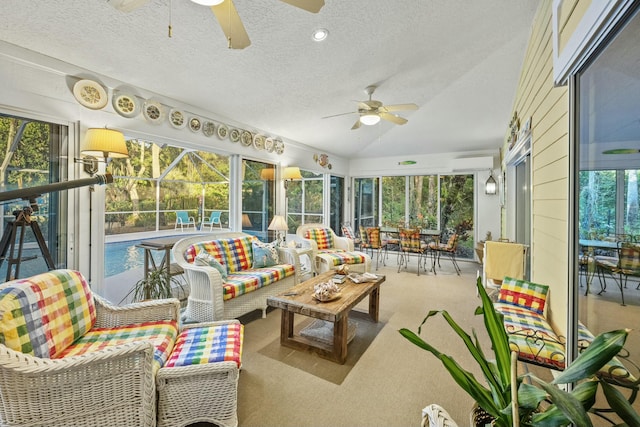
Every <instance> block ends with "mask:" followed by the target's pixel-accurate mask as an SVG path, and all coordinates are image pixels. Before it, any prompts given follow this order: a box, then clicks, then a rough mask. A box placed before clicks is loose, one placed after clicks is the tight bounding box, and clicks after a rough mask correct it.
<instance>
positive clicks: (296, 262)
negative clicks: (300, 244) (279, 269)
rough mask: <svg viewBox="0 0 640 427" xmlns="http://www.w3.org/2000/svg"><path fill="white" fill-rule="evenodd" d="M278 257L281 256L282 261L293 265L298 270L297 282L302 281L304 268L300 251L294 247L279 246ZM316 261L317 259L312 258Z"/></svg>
mask: <svg viewBox="0 0 640 427" xmlns="http://www.w3.org/2000/svg"><path fill="white" fill-rule="evenodd" d="M278 257H280V262H281V263H287V264H291V265H293V267H294V268H295V271H296V284H297V283H298V282H299V281H300V277H301V275H302V268H301V265H302V264H301V263H300V255H299V254H298V251H297V250H295V249H293V248H278ZM311 262H315V260H313V259H312V260H311Z"/></svg>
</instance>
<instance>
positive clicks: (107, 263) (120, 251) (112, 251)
mask: <svg viewBox="0 0 640 427" xmlns="http://www.w3.org/2000/svg"><path fill="white" fill-rule="evenodd" d="M138 243H140V240H127V241H124V242H114V243H107V244H105V245H104V277H110V276H114V275H116V274H119V273H123V272H125V271H127V270H133V269H135V268H141V267H144V250H143V249H141V248H136V245H137V244H138Z"/></svg>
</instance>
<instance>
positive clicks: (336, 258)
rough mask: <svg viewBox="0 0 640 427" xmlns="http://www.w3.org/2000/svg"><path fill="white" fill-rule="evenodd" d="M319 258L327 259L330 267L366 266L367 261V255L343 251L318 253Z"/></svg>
mask: <svg viewBox="0 0 640 427" xmlns="http://www.w3.org/2000/svg"><path fill="white" fill-rule="evenodd" d="M318 256H319V257H322V258H324V259H326V260H327V262H328V264H329V265H342V264H364V263H365V261H366V259H367V258H366V256H365V254H363V253H361V252H346V251H341V250H332V251H328V250H324V251H322V252H320V253H318Z"/></svg>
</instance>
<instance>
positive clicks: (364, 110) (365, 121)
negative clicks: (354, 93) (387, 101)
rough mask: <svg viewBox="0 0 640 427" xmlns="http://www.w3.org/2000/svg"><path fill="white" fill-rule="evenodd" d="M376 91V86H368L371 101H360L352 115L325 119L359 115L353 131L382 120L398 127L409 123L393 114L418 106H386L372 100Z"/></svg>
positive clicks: (367, 91)
mask: <svg viewBox="0 0 640 427" xmlns="http://www.w3.org/2000/svg"><path fill="white" fill-rule="evenodd" d="M375 90H376V86H373V85H371V86H367V87H366V88H365V90H364V92H365V93H366V94H367V95H369V99H368V100H367V101H358V111H354V112H350V113H342V114H335V115H333V116H326V117H323V119H328V118H330V117H337V116H344V115H346V114H359V115H360V117H359V118H358V120H357V121H356V122H355V123H354V125H353V127H352V128H351V130H355V129H358V128H359V127H360V125H367V126H371V125H375V124H377V123H378V122H379V121H380V119H383V120H387V121H390V122H392V123H395V124H397V125H403V124H405V123H407V119H405V118H404V117H400V116H398V115H396V114H391V113H392V112H394V111H408V110H417V109H418V106H417V105H416V104H395V105H384V104H383V103H382V102H380V101H376V100H375V99H371V97H372V96H373V92H374V91H375Z"/></svg>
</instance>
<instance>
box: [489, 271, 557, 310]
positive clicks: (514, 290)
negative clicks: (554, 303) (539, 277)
mask: <svg viewBox="0 0 640 427" xmlns="http://www.w3.org/2000/svg"><path fill="white" fill-rule="evenodd" d="M548 292H549V287H548V286H546V285H539V284H537V283H533V282H528V281H526V280H518V279H513V278H511V277H505V278H504V280H503V281H502V286H501V287H500V294H499V295H498V302H501V303H504V304H511V305H516V306H518V307H522V308H526V309H529V310H533V311H535V312H536V313H538V314H542V313H544V305H545V302H546V300H547V293H548Z"/></svg>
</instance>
